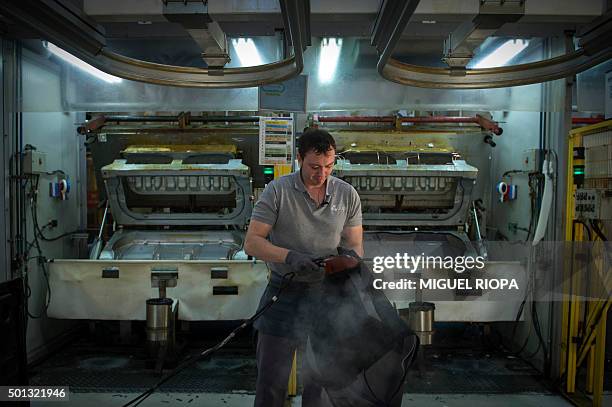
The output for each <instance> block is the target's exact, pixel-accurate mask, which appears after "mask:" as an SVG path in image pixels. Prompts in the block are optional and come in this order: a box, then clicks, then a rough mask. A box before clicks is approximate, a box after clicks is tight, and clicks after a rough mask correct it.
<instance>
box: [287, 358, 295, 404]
mask: <svg viewBox="0 0 612 407" xmlns="http://www.w3.org/2000/svg"><path fill="white" fill-rule="evenodd" d="M287 394H288V395H289V396H295V395H297V350H296V351H295V352H294V353H293V364H292V365H291V373H289V384H288V386H287Z"/></svg>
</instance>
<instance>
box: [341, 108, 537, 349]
mask: <svg viewBox="0 0 612 407" xmlns="http://www.w3.org/2000/svg"><path fill="white" fill-rule="evenodd" d="M361 120H362V121H365V119H363V118H362V119H361ZM330 130H331V132H332V134H333V135H334V137H335V139H336V142H337V144H338V146H339V147H338V150H339V151H340V154H339V159H338V161H337V164H336V166H335V168H334V175H335V176H337V177H339V178H341V179H343V180H345V181H347V182H349V183H350V184H351V185H353V187H355V189H356V190H357V192H358V193H359V195H360V197H361V203H362V211H363V225H364V248H365V253H366V256H367V260H368V261H373V259H374V258H375V257H387V258H389V257H393V258H394V257H395V256H397V254H400V256H403V254H407V255H408V256H414V257H418V256H421V257H422V258H423V259H425V258H426V257H428V256H429V257H432V258H433V257H442V258H446V257H447V256H449V257H453V258H457V257H473V258H476V257H478V256H481V257H482V258H483V259H484V264H485V266H484V268H483V269H479V270H460V272H456V271H455V270H453V269H446V268H444V267H440V265H439V264H438V265H434V266H431V265H427V264H422V265H419V266H418V267H415V269H413V270H400V269H398V268H395V269H393V268H391V269H389V268H386V270H385V272H384V278H385V279H386V280H389V281H399V280H401V279H403V278H405V279H408V280H414V281H417V282H418V280H420V279H422V280H428V279H446V280H454V279H468V280H470V281H474V279H475V278H477V277H481V278H482V277H486V278H498V279H502V278H516V279H518V280H517V281H519V285H520V286H521V287H524V285H523V283H525V281H526V279H525V266H526V265H525V264H524V262H521V261H519V260H518V257H517V261H497V260H495V259H492V258H489V257H488V254H487V250H486V246H485V245H484V244H483V242H482V241H481V240H480V236H481V233H480V230H478V231H477V232H476V233H472V235H473V236H476V237H475V238H472V239H470V237H469V236H468V228H469V227H471V228H475V229H479V228H480V225H479V224H478V218H477V217H476V216H475V208H474V205H473V201H474V199H475V198H474V196H473V193H474V191H475V188H476V179H477V177H478V172H479V171H478V169H477V168H476V167H474V166H472V165H470V164H469V163H468V162H466V160H465V159H463V158H462V156H461V152H462V151H461V150H462V149H463V150H465V151H468V150H469V149H470V148H471V149H473V147H472V146H471V145H470V144H469V143H468V142H465V141H462V142H459V143H455V144H454V145H453V144H451V143H449V142H448V140H449V139H453V138H454V139H455V140H457V139H458V137H462V136H463V137H464V140H466V139H469V137H472V139H476V140H482V137H480V138H475V137H473V136H470V135H468V136H465V135H461V134H452V129H451V131H449V129H448V128H446V129H445V131H444V132H443V133H440V131H439V130H438V131H437V132H435V131H434V132H428V131H421V132H418V131H417V132H414V131H413V132H407V131H404V130H397V129H386V130H385V129H381V128H380V127H373V128H370V129H368V128H367V127H359V128H358V127H356V126H354V127H352V128H351V129H347V128H346V127H345V128H339V129H336V130H334V129H333V128H332V129H330ZM477 132H478V134H480V130H479V129H478V130H477ZM480 143H481V145H484V143H482V141H480ZM471 144H472V145H473V144H474V143H473V142H472V143H471ZM457 146H459V148H457ZM485 147H486V148H490V147H489V146H488V145H485ZM451 285H452V284H451ZM385 293H386V294H387V297H388V298H389V299H390V300H391V301H392V302H393V303H394V304H395V306H396V308H397V309H398V310H399V312H400V314H401V315H404V316H405V317H406V318H407V319H409V320H410V323H411V325H412V328H413V329H414V330H416V331H418V332H420V339H421V342H422V343H423V344H428V343H431V334H432V326H433V318H434V309H435V319H436V320H439V321H462V322H494V321H511V320H513V319H514V318H515V317H516V312H517V309H518V306H519V303H520V298H519V295H517V296H515V297H508V296H507V292H506V291H503V290H489V289H482V288H481V289H476V288H475V287H474V285H473V284H472V285H471V287H470V288H465V287H457V288H449V289H439V288H433V289H432V288H421V287H419V285H418V284H417V286H416V288H415V289H407V288H404V289H386V291H385Z"/></svg>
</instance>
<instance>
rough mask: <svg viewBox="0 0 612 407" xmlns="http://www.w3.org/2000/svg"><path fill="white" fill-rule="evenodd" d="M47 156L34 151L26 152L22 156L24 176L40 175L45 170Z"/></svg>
mask: <svg viewBox="0 0 612 407" xmlns="http://www.w3.org/2000/svg"><path fill="white" fill-rule="evenodd" d="M46 166H47V155H46V154H45V153H41V152H39V151H36V150H28V151H26V152H25V154H24V155H23V172H24V174H30V175H31V174H40V173H43V172H45V171H47V170H46Z"/></svg>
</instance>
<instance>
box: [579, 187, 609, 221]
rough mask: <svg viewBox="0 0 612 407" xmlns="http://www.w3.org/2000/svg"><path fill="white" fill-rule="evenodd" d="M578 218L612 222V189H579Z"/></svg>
mask: <svg viewBox="0 0 612 407" xmlns="http://www.w3.org/2000/svg"><path fill="white" fill-rule="evenodd" d="M575 209H576V218H577V219H599V220H612V189H594V188H593V189H577V190H576V207H575Z"/></svg>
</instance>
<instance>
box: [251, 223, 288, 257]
mask: <svg viewBox="0 0 612 407" xmlns="http://www.w3.org/2000/svg"><path fill="white" fill-rule="evenodd" d="M271 230H272V225H268V224H267V223H263V222H260V221H257V220H254V219H251V223H250V224H249V229H248V230H247V233H246V237H245V241H244V251H245V252H246V253H247V254H248V255H249V256H253V257H256V258H258V259H259V260H263V261H267V262H270V263H284V262H285V259H286V258H287V253H288V252H289V250H287V249H284V248H282V247H278V246H275V245H273V244H272V243H270V241H269V240H268V239H267V237H268V234H269V233H270V231H271Z"/></svg>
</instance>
